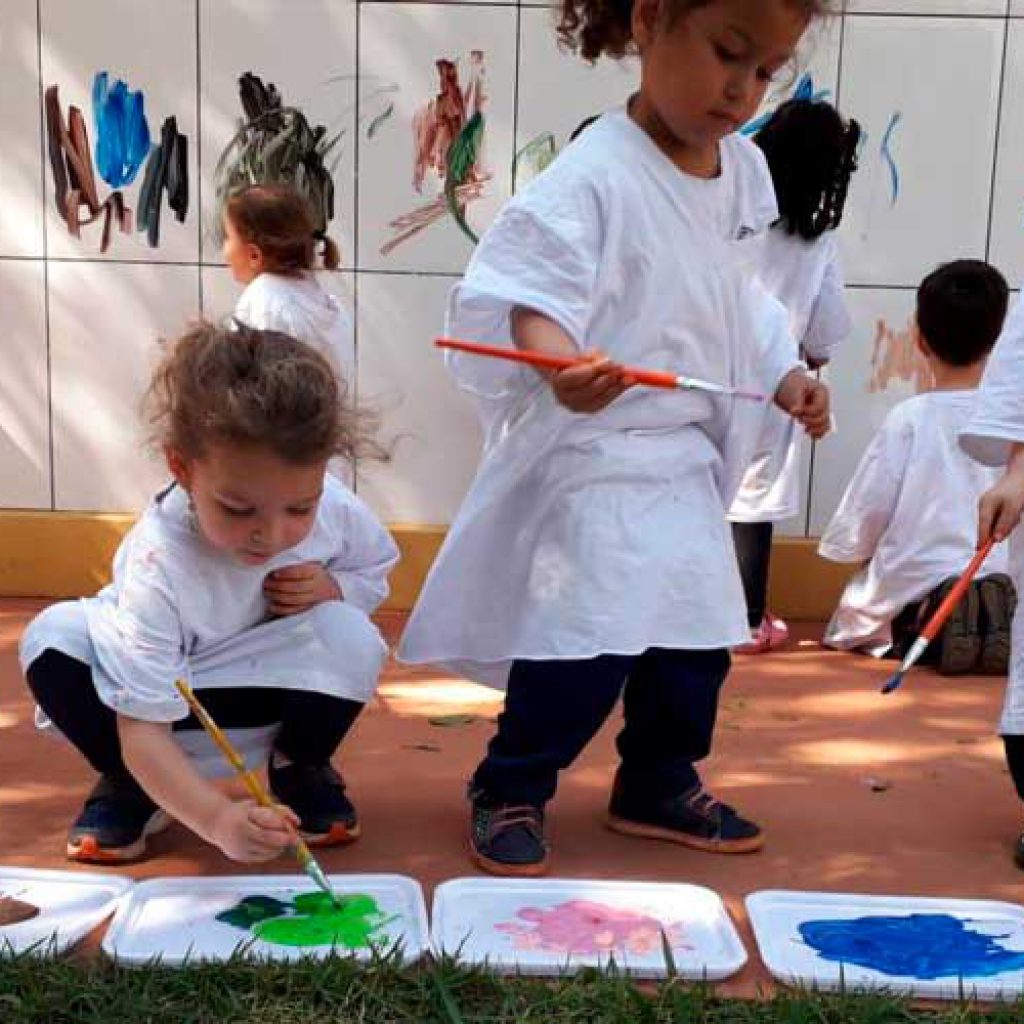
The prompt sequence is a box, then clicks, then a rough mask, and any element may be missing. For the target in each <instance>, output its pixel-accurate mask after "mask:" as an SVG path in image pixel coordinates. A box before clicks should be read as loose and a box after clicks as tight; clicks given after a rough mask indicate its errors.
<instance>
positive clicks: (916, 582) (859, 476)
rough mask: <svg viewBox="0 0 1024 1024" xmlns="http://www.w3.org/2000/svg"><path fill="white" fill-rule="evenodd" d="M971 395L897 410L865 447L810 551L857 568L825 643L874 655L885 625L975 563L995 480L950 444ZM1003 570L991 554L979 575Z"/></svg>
mask: <svg viewBox="0 0 1024 1024" xmlns="http://www.w3.org/2000/svg"><path fill="white" fill-rule="evenodd" d="M976 395H977V392H975V391H933V392H929V393H927V394H923V395H916V396H915V397H914V398H908V399H907V400H906V401H905V402H901V403H900V404H899V405H897V406H896V408H895V409H893V410H892V411H891V412H890V413H889V415H888V416H887V417H886V419H885V422H884V423H883V424H882V426H881V428H880V429H879V431H878V433H877V434H876V435H875V436H874V438H873V439H872V441H871V443H870V444H869V445H868V448H867V450H866V451H865V453H864V455H863V457H862V458H861V460H860V464H859V465H858V466H857V470H856V472H855V473H854V475H853V479H852V480H851V481H850V483H849V485H848V486H847V488H846V493H845V494H844V495H843V500H842V501H841V502H840V504H839V508H838V509H837V511H836V514H835V516H833V518H832V521H831V522H830V523H829V525H828V527H827V529H826V530H825V534H824V536H823V537H822V539H821V544H820V546H819V548H818V551H819V553H820V554H821V555H822V557H823V558H827V559H829V560H830V561H833V562H864V563H866V564H865V565H863V566H862V567H861V568H860V569H859V570H858V571H857V573H856V574H855V575H854V577H853V578H852V579H851V580H850V582H849V583H848V584H847V585H846V589H845V590H844V591H843V596H842V597H841V598H840V601H839V606H838V608H836V610H835V612H834V614H833V615H832V620H831V622H829V624H828V628H827V630H826V631H825V638H824V643H825V644H826V645H827V646H829V647H836V648H839V649H841V650H851V649H854V648H860V649H863V650H864V651H866V652H867V653H869V654H874V655H875V656H877V657H881V656H882V655H884V654H885V653H886V652H887V651H888V650H889V648H890V646H891V645H892V630H891V624H892V620H893V619H894V618H895V617H896V616H897V615H898V614H899V613H900V612H901V611H902V610H903V608H905V607H906V606H907V605H908V604H910V603H912V602H914V601H920V600H921V599H922V598H923V597H924V596H925V595H926V594H928V593H929V592H930V591H931V590H933V589H934V588H935V587H937V586H938V585H939V584H940V583H941V582H942V581H943V580H944V579H946V578H948V577H950V576H959V575H960V574H961V573H962V572H963V571H964V569H965V568H966V567H967V563H968V562H970V560H971V558H972V557H973V555H974V551H975V547H976V543H977V535H978V499H979V498H980V497H981V495H982V494H983V493H984V492H985V491H986V490H988V488H989V487H991V486H992V485H993V484H994V483H995V481H996V479H997V477H998V473H996V472H995V471H994V470H992V469H987V468H985V467H984V466H981V465H979V464H978V463H977V462H975V461H974V460H973V459H971V458H969V457H968V456H967V455H965V453H964V452H963V451H961V449H960V447H959V444H958V441H957V438H958V436H959V434H960V431H961V430H963V429H964V427H965V426H966V425H967V423H968V421H969V420H970V417H971V413H972V411H973V409H974V402H975V398H976ZM997 572H1006V552H1005V550H1003V549H996V550H995V551H994V552H993V553H992V555H991V556H990V557H989V558H988V559H987V560H986V562H985V564H984V565H983V566H982V567H981V570H980V575H981V576H987V575H991V574H992V573H997Z"/></svg>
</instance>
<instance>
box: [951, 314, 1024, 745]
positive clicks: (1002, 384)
mask: <svg viewBox="0 0 1024 1024" xmlns="http://www.w3.org/2000/svg"><path fill="white" fill-rule="evenodd" d="M960 444H961V446H962V447H963V449H964V451H966V452H967V453H968V454H970V455H971V456H972V457H973V458H975V459H977V460H978V461H979V462H981V463H982V464H984V465H986V466H995V467H1000V468H1002V467H1003V466H1005V465H1006V461H1007V459H1008V458H1009V455H1010V445H1011V444H1024V306H1022V305H1021V302H1020V300H1019V299H1018V301H1017V302H1016V303H1015V304H1014V306H1013V308H1012V309H1011V311H1010V315H1009V316H1008V317H1007V320H1006V325H1005V327H1004V328H1003V333H1002V335H1001V337H1000V339H999V341H998V342H997V344H996V347H995V350H994V351H993V353H992V357H991V358H990V359H989V362H988V366H987V367H986V368H985V376H984V377H983V378H982V381H981V387H980V388H979V389H978V392H977V401H976V404H975V411H974V415H973V416H972V417H971V419H970V422H969V423H968V424H967V426H966V427H965V428H964V430H963V431H962V432H961V434H960ZM1000 475H1001V474H1000ZM1006 546H1007V545H1004V547H1006ZM1008 546H1009V549H1010V550H1009V561H1010V575H1011V576H1012V577H1013V582H1014V584H1015V585H1016V587H1017V593H1018V594H1021V593H1024V531H1021V530H1020V529H1017V530H1015V531H1014V532H1013V535H1012V536H1011V537H1010V540H1009V542H1008ZM1012 644H1013V646H1012V650H1011V653H1010V672H1009V679H1008V681H1007V687H1006V699H1005V701H1004V702H1003V714H1002V719H1001V720H1000V723H999V731H1000V733H1002V734H1003V735H1004V736H1022V735H1024V601H1018V602H1017V612H1016V614H1015V615H1014V619H1013V627H1012Z"/></svg>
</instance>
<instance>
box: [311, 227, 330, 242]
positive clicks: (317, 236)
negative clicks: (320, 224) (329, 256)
mask: <svg viewBox="0 0 1024 1024" xmlns="http://www.w3.org/2000/svg"><path fill="white" fill-rule="evenodd" d="M313 241H314V242H326V241H327V232H326V231H324V230H323V228H317V229H316V231H314V232H313Z"/></svg>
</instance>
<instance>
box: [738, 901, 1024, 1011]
mask: <svg viewBox="0 0 1024 1024" xmlns="http://www.w3.org/2000/svg"><path fill="white" fill-rule="evenodd" d="M746 905H747V913H748V915H749V917H750V923H751V926H752V927H753V930H754V936H755V938H756V939H757V944H758V947H759V949H760V952H761V959H762V960H764V963H765V966H766V967H767V968H768V970H769V971H770V972H771V973H772V975H773V976H774V977H775V978H777V979H778V980H779V981H781V982H783V983H785V984H788V985H796V986H799V987H803V988H816V989H821V990H832V991H834V990H837V989H840V988H843V989H845V990H847V991H849V990H874V991H879V990H885V991H889V992H893V993H898V994H900V995H905V996H915V997H918V998H922V999H959V998H961V997H966V998H974V999H979V1000H985V1001H995V1000H1014V999H1019V998H1020V997H1021V996H1022V995H1024V907H1019V906H1017V905H1016V904H1013V903H1001V902H997V901H993V900H971V899H946V898H934V897H920V896H868V895H859V894H855V893H827V892H792V891H786V890H778V889H777V890H765V891H762V892H755V893H752V894H751V895H750V896H748V897H747V900H746Z"/></svg>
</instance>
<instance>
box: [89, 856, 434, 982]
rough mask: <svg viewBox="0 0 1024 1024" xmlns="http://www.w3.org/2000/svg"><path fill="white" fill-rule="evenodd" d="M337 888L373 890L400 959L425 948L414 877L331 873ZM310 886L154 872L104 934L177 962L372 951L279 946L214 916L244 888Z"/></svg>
mask: <svg viewBox="0 0 1024 1024" xmlns="http://www.w3.org/2000/svg"><path fill="white" fill-rule="evenodd" d="M330 881H331V885H332V886H333V887H334V890H335V892H336V893H337V894H338V895H339V896H345V895H355V894H363V895H366V896H372V897H373V898H374V899H375V900H376V902H377V904H378V906H379V907H380V909H381V911H382V912H383V913H384V915H385V917H386V919H387V920H386V923H384V924H383V925H382V926H381V928H380V929H379V933H378V935H379V938H380V948H381V949H382V950H389V949H391V948H393V947H394V946H395V944H396V943H398V944H399V947H400V949H401V953H402V959H403V960H404V961H405V962H412V961H414V960H417V959H418V958H419V957H420V956H422V955H423V953H424V951H425V950H426V948H427V944H428V941H429V933H428V929H427V913H426V905H425V903H424V899H423V890H422V889H421V888H420V885H419V883H418V882H416V881H414V880H413V879H411V878H406V877H404V876H403V875H331V876H330ZM311 891H314V886H313V884H312V882H310V880H309V879H308V878H307V877H306V876H305V875H270V876H267V875H243V876H225V877H220V878H157V879H152V880H150V881H148V882H140V883H139V884H138V885H136V886H135V887H134V888H133V889H132V891H131V894H130V895H129V897H128V898H127V899H125V901H124V902H123V903H122V905H121V906H120V908H119V909H118V912H117V915H116V916H115V918H114V921H113V923H112V924H111V926H110V928H109V930H108V931H107V934H106V936H105V937H104V940H103V949H104V951H105V952H106V953H107V954H108V955H110V956H111V957H114V958H115V959H116V960H118V961H120V962H122V963H126V964H131V965H138V964H146V963H150V962H153V961H156V960H159V961H160V962H161V963H164V964H171V965H180V964H183V963H186V962H193V961H198V960H214V961H217V960H226V959H228V958H230V957H231V956H233V955H243V954H244V955H246V956H249V957H254V958H260V959H272V960H297V959H302V958H304V957H324V956H327V955H330V954H331V953H332V952H334V953H336V954H337V955H339V956H348V955H351V956H355V957H357V958H359V959H369V958H370V957H372V956H373V951H372V950H371V949H369V948H361V949H348V948H346V947H344V946H341V945H337V946H334V947H332V946H330V945H323V946H301V947H297V946H283V945H277V944H275V943H271V942H265V941H263V940H261V939H259V938H257V937H256V936H255V935H254V934H253V933H252V932H250V931H245V930H243V929H241V928H238V927H235V926H233V925H230V924H225V923H223V922H221V921H218V920H217V919H216V917H217V915H218V914H220V913H222V912H223V911H226V910H229V909H230V908H231V907H233V906H235V905H236V904H237V903H238V901H239V900H240V899H242V897H244V896H252V895H259V896H271V897H273V898H275V899H278V900H281V901H282V902H285V903H287V902H288V901H290V900H291V899H292V898H293V897H294V896H297V895H299V894H300V893H308V892H311Z"/></svg>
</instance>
